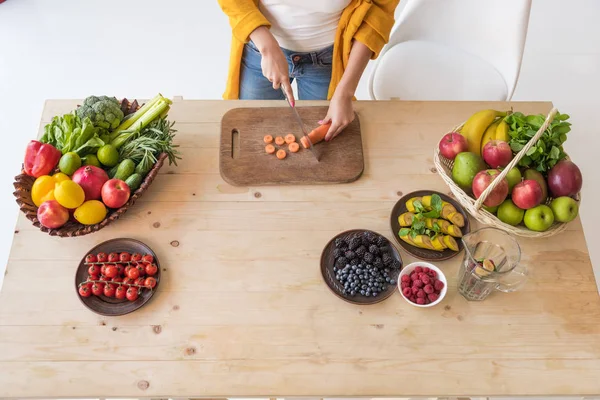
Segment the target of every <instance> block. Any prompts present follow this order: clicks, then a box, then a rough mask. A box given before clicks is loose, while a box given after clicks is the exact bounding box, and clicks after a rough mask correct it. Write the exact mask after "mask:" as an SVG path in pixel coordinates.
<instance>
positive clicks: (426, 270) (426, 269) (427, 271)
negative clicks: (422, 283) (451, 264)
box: [423, 267, 431, 274]
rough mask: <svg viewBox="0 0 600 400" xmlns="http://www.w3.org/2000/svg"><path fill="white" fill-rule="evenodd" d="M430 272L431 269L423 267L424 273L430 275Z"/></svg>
mask: <svg viewBox="0 0 600 400" xmlns="http://www.w3.org/2000/svg"><path fill="white" fill-rule="evenodd" d="M429 271H431V269H429V268H428V267H423V273H425V274H428V273H429Z"/></svg>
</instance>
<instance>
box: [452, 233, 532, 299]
mask: <svg viewBox="0 0 600 400" xmlns="http://www.w3.org/2000/svg"><path fill="white" fill-rule="evenodd" d="M462 241H463V243H464V245H465V258H464V260H463V262H462V264H461V266H460V269H459V272H458V292H459V293H460V294H462V295H463V297H464V298H465V299H467V300H473V301H481V300H484V299H485V298H486V297H488V296H489V294H490V293H491V292H492V291H493V290H499V291H501V292H514V291H515V290H517V289H519V288H520V287H522V286H523V284H524V283H525V281H526V280H527V268H526V267H525V266H523V265H519V261H520V260H521V247H520V246H519V243H517V241H516V239H515V238H514V237H513V236H511V235H509V234H508V233H506V232H504V231H502V230H500V229H496V228H482V229H479V230H476V231H474V232H471V233H468V234H466V235H465V236H464V237H463V238H462Z"/></svg>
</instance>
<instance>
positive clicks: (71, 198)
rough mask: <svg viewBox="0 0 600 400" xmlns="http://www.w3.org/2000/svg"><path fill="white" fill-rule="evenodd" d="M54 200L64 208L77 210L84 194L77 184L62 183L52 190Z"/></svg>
mask: <svg viewBox="0 0 600 400" xmlns="http://www.w3.org/2000/svg"><path fill="white" fill-rule="evenodd" d="M54 198H55V199H56V201H58V204H60V205H61V206H63V207H65V208H77V207H79V206H80V205H81V204H82V203H83V201H84V200H85V193H84V192H83V189H82V188H81V186H79V185H78V184H77V183H75V182H73V181H62V182H59V183H57V184H56V187H55V188H54Z"/></svg>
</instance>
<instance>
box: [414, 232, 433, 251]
mask: <svg viewBox="0 0 600 400" xmlns="http://www.w3.org/2000/svg"><path fill="white" fill-rule="evenodd" d="M411 240H412V241H413V243H414V244H416V245H417V246H419V247H421V248H423V249H429V250H435V247H433V244H432V243H431V239H430V238H429V236H427V235H417V236H415V237H414V238H412V237H411Z"/></svg>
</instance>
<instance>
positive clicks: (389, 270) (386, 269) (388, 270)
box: [384, 268, 392, 273]
mask: <svg viewBox="0 0 600 400" xmlns="http://www.w3.org/2000/svg"><path fill="white" fill-rule="evenodd" d="M384 271H385V272H388V273H389V272H392V270H391V269H389V268H385V269H384Z"/></svg>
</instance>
